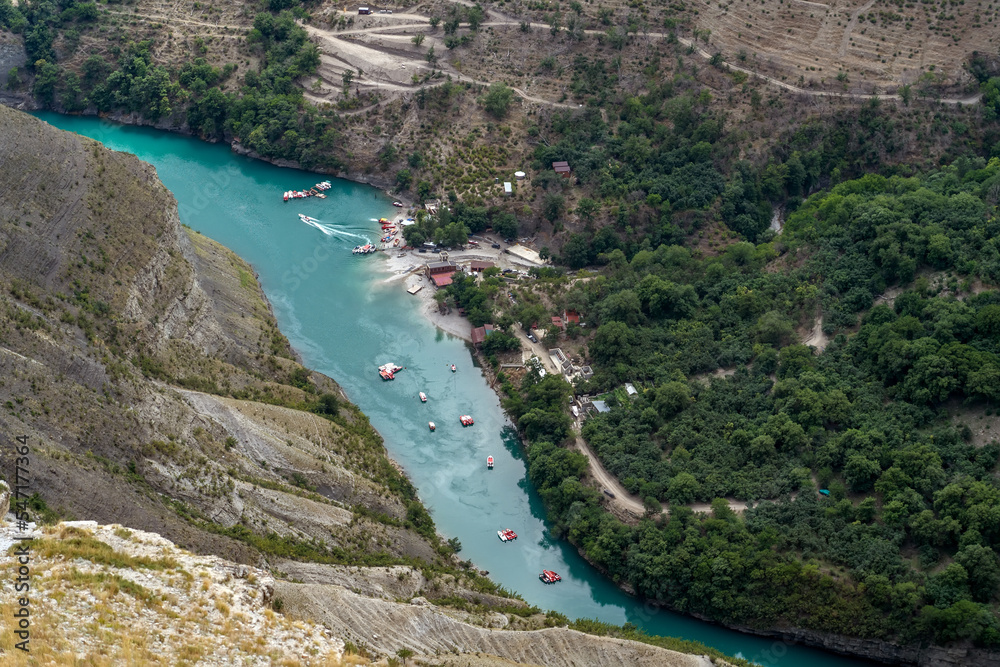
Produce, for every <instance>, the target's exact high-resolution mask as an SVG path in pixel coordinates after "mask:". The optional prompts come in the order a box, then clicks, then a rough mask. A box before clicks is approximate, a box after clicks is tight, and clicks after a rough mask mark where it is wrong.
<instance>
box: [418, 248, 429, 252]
mask: <svg viewBox="0 0 1000 667" xmlns="http://www.w3.org/2000/svg"><path fill="white" fill-rule="evenodd" d="M418 252H427V248H421V249H420V250H419V251H418Z"/></svg>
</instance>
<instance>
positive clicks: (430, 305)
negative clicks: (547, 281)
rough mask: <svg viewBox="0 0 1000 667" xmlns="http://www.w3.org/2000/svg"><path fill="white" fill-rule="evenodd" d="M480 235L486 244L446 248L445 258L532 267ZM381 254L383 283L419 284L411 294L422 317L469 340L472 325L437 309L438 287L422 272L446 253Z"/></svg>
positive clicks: (402, 216) (399, 218) (404, 286)
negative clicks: (385, 274) (417, 302)
mask: <svg viewBox="0 0 1000 667" xmlns="http://www.w3.org/2000/svg"><path fill="white" fill-rule="evenodd" d="M405 218H406V215H405V214H403V213H400V214H397V215H396V216H395V217H394V218H393V222H395V223H396V224H397V225H398V224H399V223H401V222H402V221H403V220H404V219H405ZM483 238H485V240H484V241H480V242H481V243H483V244H484V245H485V246H486V247H481V248H469V249H467V250H454V251H448V252H447V258H448V260H449V261H452V262H455V263H456V264H459V265H461V264H463V263H465V262H470V261H472V260H482V261H487V262H493V263H494V264H496V265H497V266H498V267H499V268H500V269H515V270H518V271H524V270H527V269H529V268H531V267H532V266H534V265H533V264H530V263H528V262H525V261H523V260H520V259H519V258H517V257H514V256H513V255H508V254H505V253H504V252H503V250H502V249H497V248H492V247H490V244H491V243H493V242H494V240H493V239H490V238H488V237H483ZM382 255H383V257H384V263H383V269H384V271H385V272H386V273H388V274H389V275H388V277H387V278H385V282H398V283H400V288H401V289H405V290H410V289H411V288H413V287H417V286H420V291H419V292H417V293H416V294H414V295H413V298H415V299H418V300H419V302H420V312H421V313H422V314H423V316H424V317H426V318H427V320H428V321H430V322H431V323H432V324H434V326H436V327H437V328H439V329H441V330H442V331H444V332H445V333H447V334H451V335H452V336H457V337H459V338H461V339H462V340H467V341H471V340H472V325H470V324H469V321H468V320H467V319H465V317H463V316H461V315H459V314H458V312H457V311H454V310H453V311H452V312H450V313H447V314H445V313H442V312H441V311H440V310H438V306H437V302H436V301H435V300H434V295H435V293H436V292H437V288H435V287H434V283H432V282H431V281H430V280H429V279H428V278H427V277H426V276H425V275H424V266H425V265H426V264H428V263H431V262H440V261H444V258H445V253H440V254H435V253H430V252H427V253H422V252H419V251H417V250H397V249H391V250H387V251H385V252H383V253H382Z"/></svg>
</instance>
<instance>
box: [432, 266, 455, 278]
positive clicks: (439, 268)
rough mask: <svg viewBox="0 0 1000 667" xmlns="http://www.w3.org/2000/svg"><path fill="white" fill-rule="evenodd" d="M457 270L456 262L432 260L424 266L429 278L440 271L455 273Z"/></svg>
mask: <svg viewBox="0 0 1000 667" xmlns="http://www.w3.org/2000/svg"><path fill="white" fill-rule="evenodd" d="M457 270H458V266H456V264H455V262H432V263H430V264H428V265H427V266H425V267H424V272H425V273H426V274H427V277H428V278H430V277H431V276H433V275H437V274H439V273H455V271H457Z"/></svg>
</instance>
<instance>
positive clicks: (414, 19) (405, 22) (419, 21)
mask: <svg viewBox="0 0 1000 667" xmlns="http://www.w3.org/2000/svg"><path fill="white" fill-rule="evenodd" d="M460 4H467V3H460ZM808 4H819V3H808ZM870 4H871V3H869V5H870ZM869 5H866V6H869ZM104 11H106V12H108V13H109V14H115V15H118V16H122V17H129V18H141V19H146V20H149V21H155V22H160V23H170V22H179V23H187V24H190V25H198V26H204V27H208V28H216V29H225V30H234V31H235V30H246V29H247V28H248V27H249V26H236V25H226V24H220V23H208V22H202V21H192V20H190V19H185V18H180V17H174V16H161V15H155V14H143V13H140V12H122V11H114V10H104ZM347 14H349V15H352V16H353V14H351V12H347ZM487 16H488V17H489V18H491V19H492V20H489V21H486V22H484V23H482V25H483V26H488V27H504V26H507V27H510V26H520V25H521V22H520V21H515V20H513V19H511V18H509V17H507V16H505V15H503V14H500V13H499V12H497V11H495V10H488V11H487ZM374 17H375V18H378V19H387V20H390V21H396V20H399V21H401V22H400V23H398V24H394V25H379V26H372V27H366V28H351V29H349V30H340V31H332V30H328V29H323V28H317V27H315V26H310V25H304V26H303V27H305V28H306V30H308V31H309V33H310V34H311V35H313V36H314V37H319V38H321V39H324V40H329V42H333V43H340V44H344V43H345V42H348V41H349V40H346V39H345V38H346V37H350V36H351V35H360V34H376V35H377V34H385V35H386V36H389V34H390V33H391V32H394V31H399V30H415V29H426V28H427V27H429V26H430V19H429V18H426V17H423V16H420V15H419V14H411V13H401V14H378V15H374ZM856 18H857V17H856V16H855V17H854V19H856ZM854 19H852V20H854ZM528 25H529V26H530V27H532V28H539V29H544V30H548V29H549V27H550V26H549V25H548V24H546V23H536V22H529V23H528ZM583 32H584V33H585V34H588V35H602V34H604V31H602V30H584V31H583ZM845 34H846V33H845ZM643 36H644V37H645V38H647V39H649V38H653V39H665V38H666V37H668V34H667V33H662V32H647V33H643ZM675 37H676V39H677V41H678V42H679V43H680V44H682V45H684V46H686V47H689V48H691V49H693V51H694V52H695V53H697V54H698V55H699V56H700V57H701V58H703V59H705V60H709V59H711V57H712V55H713V54H711V53H709V52H708V51H706V50H705V49H703V48H701V47H700V46H699V45H698V44H697V42H696V41H695V40H693V39H689V38H686V37H680V36H676V35H675ZM330 46H333V44H330ZM364 48H368V49H372V50H374V51H380V49H378V48H377V47H375V46H368V45H365V46H364ZM380 53H382V54H383V55H385V54H384V52H382V51H380ZM329 55H332V56H334V57H336V51H334V52H333V53H331V54H329ZM394 57H395V59H396V60H398V63H399V64H402V65H410V66H411V67H413V68H415V69H423V70H426V71H430V70H431V69H432V68H429V67H427V64H426V63H424V62H422V61H421V60H420V59H418V58H416V57H404V56H400V55H395V56H394ZM722 66H723V67H725V68H727V69H729V70H731V71H735V72H743V73H744V74H746V75H748V76H752V77H756V78H757V79H759V80H761V81H765V82H767V83H769V84H771V85H773V86H776V87H778V88H781V89H783V90H787V91H789V92H793V93H796V94H799V95H809V96H812V97H830V98H840V99H855V100H870V99H878V100H894V101H899V100H902V99H903V97H902V95H899V94H896V93H847V92H836V91H829V90H810V89H808V88H802V87H799V86H796V85H793V84H790V83H786V82H784V81H782V80H780V79H778V78H775V77H772V76H768V75H766V74H761V73H760V72H757V71H755V70H752V69H749V68H747V67H742V66H740V65H735V64H732V63H723V65H722ZM449 74H451V77H452V79H455V80H459V81H465V82H468V83H474V84H478V85H485V86H488V85H490V83H492V82H489V81H481V80H478V79H474V78H472V77H469V76H466V75H464V74H461V73H460V72H457V71H449ZM368 77H369V79H372V77H371V75H368ZM374 80H375V81H376V84H377V85H379V86H382V87H387V88H389V87H391V88H392V89H394V90H400V91H416V90H420V89H421V88H429V87H433V86H437V85H440V84H439V83H437V82H433V83H431V82H425V83H421V84H405V83H399V82H392V81H390V80H388V79H384V78H378V77H376V78H375V79H374ZM512 89H513V91H514V93H515V94H516V95H517V96H518V97H520V98H521V99H524V100H527V101H529V102H534V103H536V104H542V105H546V106H550V107H555V108H566V109H576V108H580V107H581V106H582V105H579V104H567V103H565V102H555V101H552V100H546V99H543V98H540V97H534V96H531V95H528V94H527V93H526V92H525V91H523V90H521V89H519V88H512ZM981 98H982V93H973V94H969V95H967V96H965V97H946V98H940V99H934V100H933V101H934V102H939V103H942V104H958V105H965V106H968V105H972V104H976V103H978V102H979V100H980V99H981ZM918 99H919V98H918Z"/></svg>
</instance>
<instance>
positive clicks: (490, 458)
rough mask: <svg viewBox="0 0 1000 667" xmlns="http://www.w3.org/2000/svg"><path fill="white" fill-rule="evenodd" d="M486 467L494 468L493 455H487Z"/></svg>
mask: <svg viewBox="0 0 1000 667" xmlns="http://www.w3.org/2000/svg"><path fill="white" fill-rule="evenodd" d="M486 467H487V468H489V469H490V470H493V457H492V456H487V457H486Z"/></svg>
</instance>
